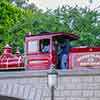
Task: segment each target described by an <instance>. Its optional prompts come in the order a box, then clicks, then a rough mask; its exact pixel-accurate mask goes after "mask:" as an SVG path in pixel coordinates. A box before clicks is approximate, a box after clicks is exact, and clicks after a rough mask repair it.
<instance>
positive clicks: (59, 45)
mask: <svg viewBox="0 0 100 100" xmlns="http://www.w3.org/2000/svg"><path fill="white" fill-rule="evenodd" d="M54 48H55V50H56V52H57V56H58V68H59V69H61V68H60V65H61V57H62V54H61V53H62V48H61V44H60V43H59V42H58V41H57V40H55V41H54Z"/></svg>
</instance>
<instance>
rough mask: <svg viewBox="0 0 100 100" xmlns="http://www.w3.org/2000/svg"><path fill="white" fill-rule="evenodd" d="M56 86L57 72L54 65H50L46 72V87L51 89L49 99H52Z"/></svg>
mask: <svg viewBox="0 0 100 100" xmlns="http://www.w3.org/2000/svg"><path fill="white" fill-rule="evenodd" d="M57 86H58V72H57V71H56V69H55V66H54V65H51V69H50V71H49V72H48V87H49V88H50V90H51V100H54V90H55V88H56V87H57Z"/></svg>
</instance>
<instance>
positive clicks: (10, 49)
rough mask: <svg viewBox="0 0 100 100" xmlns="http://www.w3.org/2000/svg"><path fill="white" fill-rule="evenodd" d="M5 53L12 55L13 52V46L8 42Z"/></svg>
mask: <svg viewBox="0 0 100 100" xmlns="http://www.w3.org/2000/svg"><path fill="white" fill-rule="evenodd" d="M3 54H4V55H5V54H6V55H11V54H12V47H11V46H10V45H9V44H7V45H6V46H5V47H4V48H3Z"/></svg>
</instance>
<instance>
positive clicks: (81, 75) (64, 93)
mask: <svg viewBox="0 0 100 100" xmlns="http://www.w3.org/2000/svg"><path fill="white" fill-rule="evenodd" d="M58 72H59V83H58V88H57V89H56V90H55V100H100V70H84V71H67V72H66V71H58ZM0 95H5V96H10V97H17V98H21V99H24V100H50V95H51V94H50V90H49V89H48V87H47V71H20V72H15V71H14V72H7V71H6V72H0Z"/></svg>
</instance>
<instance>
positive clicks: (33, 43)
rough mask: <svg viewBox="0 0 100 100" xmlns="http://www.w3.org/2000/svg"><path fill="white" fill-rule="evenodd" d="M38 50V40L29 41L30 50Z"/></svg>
mask: <svg viewBox="0 0 100 100" xmlns="http://www.w3.org/2000/svg"><path fill="white" fill-rule="evenodd" d="M37 51H38V41H29V42H28V52H29V53H30V52H37Z"/></svg>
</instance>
